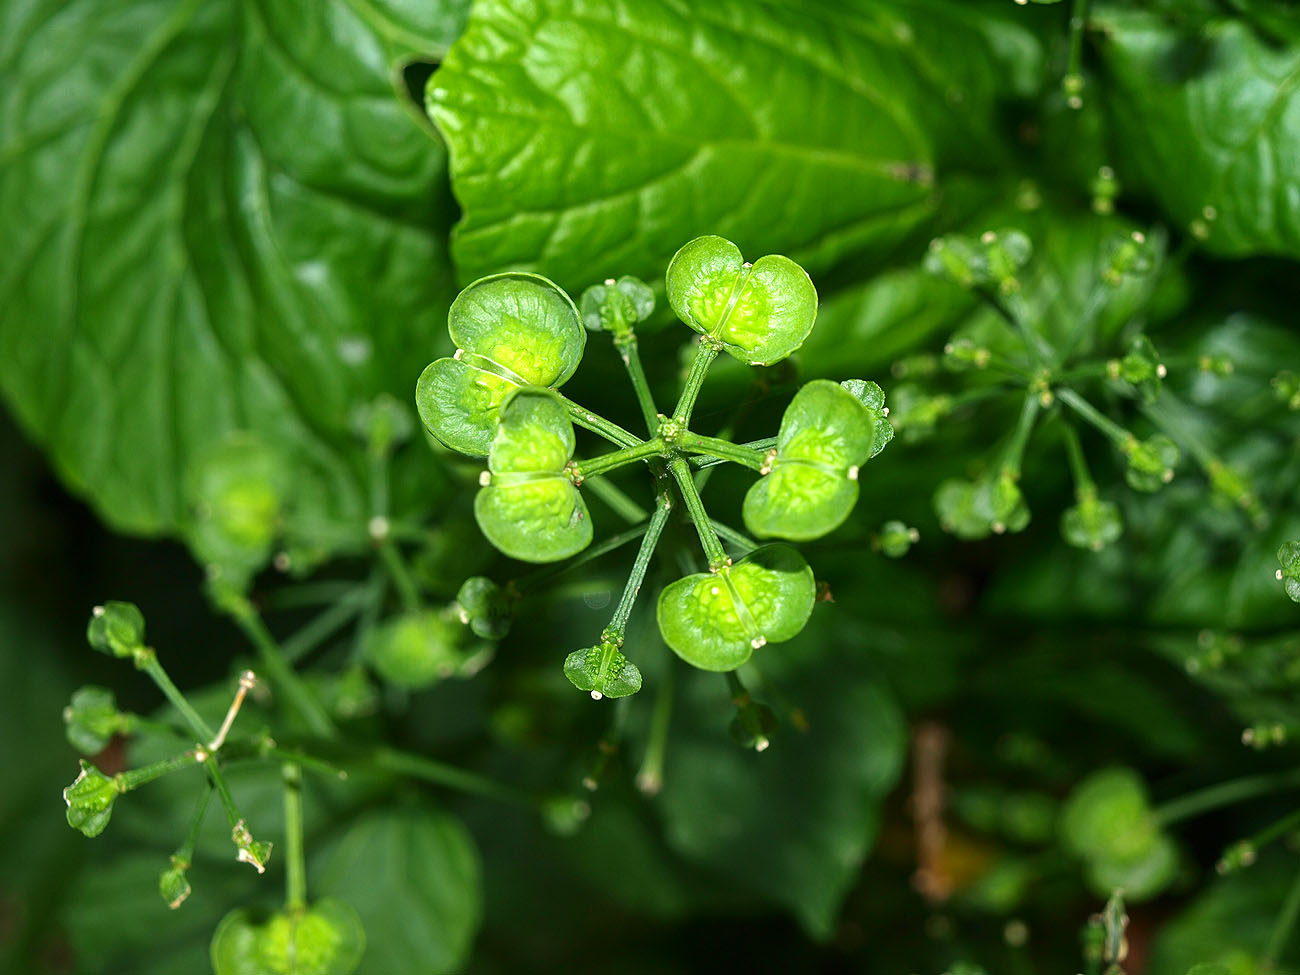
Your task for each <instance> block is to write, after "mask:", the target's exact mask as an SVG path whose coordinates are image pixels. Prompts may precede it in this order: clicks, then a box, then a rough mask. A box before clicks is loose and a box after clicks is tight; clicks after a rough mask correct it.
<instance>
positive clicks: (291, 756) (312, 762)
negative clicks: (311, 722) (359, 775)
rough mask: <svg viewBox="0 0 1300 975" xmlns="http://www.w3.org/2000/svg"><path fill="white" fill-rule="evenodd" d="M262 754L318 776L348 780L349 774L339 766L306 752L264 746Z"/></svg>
mask: <svg viewBox="0 0 1300 975" xmlns="http://www.w3.org/2000/svg"><path fill="white" fill-rule="evenodd" d="M261 753H262V754H263V755H265V756H266V757H267V758H274V759H276V760H278V761H281V762H286V763H292V764H294V765H300V766H302V767H303V768H305V769H309V770H310V771H312V772H315V773H317V774H318V775H323V776H325V777H326V778H328V779H346V778H347V777H348V773H347V772H345V771H343V770H342V769H341V768H338V767H337V766H334V765H331V764H330V763H329V762H327V761H325V760H324V759H320V758H316V757H315V756H314V755H308V754H307V753H306V752H299V751H292V750H290V749H287V748H277V747H275V746H264V747H263V748H261Z"/></svg>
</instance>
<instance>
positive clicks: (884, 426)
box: [840, 379, 894, 459]
mask: <svg viewBox="0 0 1300 975" xmlns="http://www.w3.org/2000/svg"><path fill="white" fill-rule="evenodd" d="M840 385H841V386H843V387H844V388H845V389H847V390H848V391H849V392H850V393H852V394H853V398H854V399H856V400H857V401H858V402H859V403H861V404H862V405H863V406H865V407H866V408H867V412H868V413H870V414H871V415H872V416H873V417H874V418H875V421H876V433H875V438H874V439H873V440H872V442H871V457H875V456H876V454H878V453H880V452H881V451H882V450H884V449H885V447H886V446H887V445H888V443H889V442H890V441H891V440H893V439H894V426H893V424H891V423H890V422H889V410H888V409H886V408H885V391H884V390H883V389H881V388H880V384H879V383H873V382H872V381H871V380H869V379H845V380H844V381H843V382H841V383H840ZM868 459H870V458H868Z"/></svg>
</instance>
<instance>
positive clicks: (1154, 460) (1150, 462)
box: [1122, 433, 1182, 493]
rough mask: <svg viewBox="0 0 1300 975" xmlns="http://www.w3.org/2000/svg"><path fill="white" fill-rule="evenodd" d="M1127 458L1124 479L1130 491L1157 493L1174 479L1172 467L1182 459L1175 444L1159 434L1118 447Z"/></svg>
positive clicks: (1180, 452)
mask: <svg viewBox="0 0 1300 975" xmlns="http://www.w3.org/2000/svg"><path fill="white" fill-rule="evenodd" d="M1122 449H1123V452H1124V454H1125V455H1126V457H1127V458H1128V467H1127V468H1126V469H1125V471H1124V480H1126V481H1127V482H1128V485H1129V487H1131V488H1132V489H1133V490H1134V491H1146V492H1148V493H1150V492H1153V491H1159V490H1160V489H1161V488H1162V487H1164V486H1165V485H1166V484H1168V483H1169V482H1170V481H1172V480H1173V479H1174V468H1176V467H1177V466H1178V461H1179V460H1180V459H1181V457H1182V451H1180V450H1179V449H1178V445H1177V444H1176V443H1174V442H1173V441H1172V440H1170V439H1169V438H1168V437H1166V436H1165V435H1164V434H1163V433H1157V434H1155V435H1154V436H1151V437H1148V438H1147V439H1146V440H1137V439H1133V440H1130V441H1129V442H1128V443H1127V444H1125V445H1124V447H1123V448H1122Z"/></svg>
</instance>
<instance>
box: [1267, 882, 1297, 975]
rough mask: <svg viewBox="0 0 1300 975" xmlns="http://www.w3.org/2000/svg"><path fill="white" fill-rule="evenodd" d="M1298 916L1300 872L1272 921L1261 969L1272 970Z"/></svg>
mask: <svg viewBox="0 0 1300 975" xmlns="http://www.w3.org/2000/svg"><path fill="white" fill-rule="evenodd" d="M1297 918H1300V874H1297V875H1296V879H1295V881H1294V882H1293V883H1292V884H1291V889H1290V890H1289V891H1288V892H1287V895H1286V900H1285V901H1283V903H1282V909H1281V910H1280V911H1279V912H1278V915H1277V920H1276V921H1274V922H1273V932H1272V934H1270V935H1269V937H1268V946H1267V947H1266V948H1265V949H1264V957H1263V958H1262V959H1261V967H1262V970H1263V971H1266V972H1267V971H1272V970H1273V966H1274V965H1275V964H1276V963H1277V960H1278V958H1280V957H1281V956H1282V952H1283V950H1284V949H1285V948H1286V946H1287V944H1288V943H1289V942H1290V941H1291V932H1292V931H1294V930H1295V924H1296V919H1297Z"/></svg>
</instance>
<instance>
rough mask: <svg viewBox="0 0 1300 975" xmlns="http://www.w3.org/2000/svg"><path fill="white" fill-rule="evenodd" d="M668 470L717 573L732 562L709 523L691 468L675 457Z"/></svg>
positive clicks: (701, 544)
mask: <svg viewBox="0 0 1300 975" xmlns="http://www.w3.org/2000/svg"><path fill="white" fill-rule="evenodd" d="M668 469H669V471H671V472H672V475H673V479H674V480H676V481H677V489H678V490H679V491H680V492H681V495H682V500H683V501H684V502H685V503H686V510H687V511H688V512H689V513H690V516H691V521H692V522H693V523H694V524H695V531H696V533H697V534H698V535H699V536H700V546H701V547H702V548H703V549H704V556H705V558H707V559H708V560H709V571H711V572H716V571H717V570H718V569H720V568H722V567H723V566H724V565H727V564H728V563H729V562H730V561H731V560H730V559H729V558H727V553H726V552H725V551H724V550H723V548H722V543H721V542H720V541H718V535H717V532H715V531H714V530H713V524H712V522H710V521H709V514H708V512H707V511H705V510H704V502H703V501H702V500H700V492H699V491H697V490H696V488H695V482H694V481H693V480H691V470H690V467H689V466H688V465H687V463H686V461H685V460H684V459H682V458H681V457H674V458H673V459H672V461H671V462H669V464H668Z"/></svg>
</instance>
